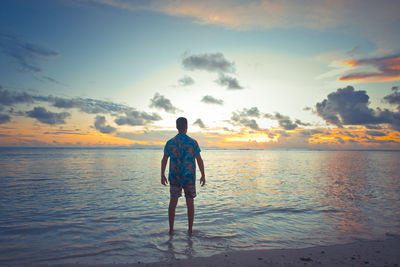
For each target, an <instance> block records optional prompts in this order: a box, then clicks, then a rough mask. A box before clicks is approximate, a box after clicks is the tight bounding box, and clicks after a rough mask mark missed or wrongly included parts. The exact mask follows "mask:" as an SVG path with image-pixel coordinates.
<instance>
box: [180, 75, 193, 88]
mask: <svg viewBox="0 0 400 267" xmlns="http://www.w3.org/2000/svg"><path fill="white" fill-rule="evenodd" d="M178 84H179V85H180V86H189V85H193V84H194V80H193V79H192V77H190V76H188V75H185V76H183V77H182V78H180V79H179V81H178Z"/></svg>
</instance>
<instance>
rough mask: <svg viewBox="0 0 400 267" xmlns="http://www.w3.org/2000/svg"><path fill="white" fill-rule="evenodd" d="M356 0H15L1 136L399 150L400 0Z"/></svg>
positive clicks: (3, 34)
mask: <svg viewBox="0 0 400 267" xmlns="http://www.w3.org/2000/svg"><path fill="white" fill-rule="evenodd" d="M356 2H357V1H356ZM356 6H357V8H354V7H355V6H354V3H353V4H352V3H346V2H340V3H339V2H338V3H336V2H335V4H333V3H329V4H327V3H325V4H321V3H320V2H318V1H311V2H310V5H309V8H307V10H306V9H304V7H303V6H302V5H301V4H299V3H295V2H293V3H289V2H281V1H277V2H271V1H256V2H245V1H233V2H230V1H225V0H221V1H217V2H215V1H201V2H199V1H185V2H182V1H150V2H143V3H138V2H136V1H116V0H107V1H100V0H99V1H97V0H93V1H80V0H77V1H75V0H74V1H44V2H43V4H40V5H37V4H34V3H33V2H31V1H22V2H21V4H16V3H15V2H14V1H8V0H7V1H5V2H4V3H2V7H3V8H2V9H1V10H2V11H1V12H0V25H2V27H0V55H1V58H2V60H1V61H0V77H1V79H0V145H1V146H5V147H8V146H13V147H15V146H16V147H19V146H20V147H23V146H28V147H41V146H45V147H49V146H55V147H97V146H99V147H152V148H153V147H155V148H161V147H163V145H164V144H165V142H166V141H167V140H168V139H169V138H171V137H172V136H174V135H175V134H176V129H175V120H176V118H177V117H180V116H184V117H187V118H188V120H189V130H188V133H189V135H190V136H193V137H194V138H196V140H198V141H199V142H200V143H201V145H202V147H207V148H243V149H251V148H257V149H275V148H276V149H287V148H296V149H298V148H304V149H400V137H399V136H400V135H399V130H400V119H399V118H400V113H399V112H400V106H399V105H400V101H399V99H400V91H399V86H400V54H399V53H400V52H399V51H400V50H399V49H400V47H399V43H400V37H399V36H400V33H399V28H398V27H397V24H396V25H395V24H393V23H392V22H393V21H398V20H399V15H398V14H400V12H397V11H400V7H399V6H398V5H392V6H391V5H388V6H384V7H383V6H381V5H379V4H378V3H375V4H371V5H361V4H360V5H356ZM383 14H384V15H385V20H370V19H368V18H370V17H379V16H383ZM16 17H24V18H26V22H27V23H24V24H21V23H17V22H16V20H15V19H14V18H16ZM55 18H60V21H61V22H60V24H57V23H55V24H52V25H51V27H50V24H49V21H54V20H55ZM33 21H35V23H33ZM31 22H32V23H31ZM367 24H368V25H369V27H366V26H365V25H367ZM68 29H74V30H73V31H72V30H68Z"/></svg>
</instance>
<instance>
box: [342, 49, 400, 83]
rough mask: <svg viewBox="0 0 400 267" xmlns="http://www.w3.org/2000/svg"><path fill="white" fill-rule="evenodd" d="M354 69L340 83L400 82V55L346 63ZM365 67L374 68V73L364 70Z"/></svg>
mask: <svg viewBox="0 0 400 267" xmlns="http://www.w3.org/2000/svg"><path fill="white" fill-rule="evenodd" d="M344 64H345V65H348V66H351V67H352V68H351V69H350V70H349V71H347V72H346V74H344V75H343V76H341V77H339V80H340V81H361V82H387V81H397V80H400V54H398V55H391V56H386V57H380V58H369V59H360V60H352V61H347V62H344ZM363 67H372V68H374V69H375V70H374V71H366V70H362V69H361V68H363Z"/></svg>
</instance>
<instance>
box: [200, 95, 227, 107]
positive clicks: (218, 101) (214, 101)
mask: <svg viewBox="0 0 400 267" xmlns="http://www.w3.org/2000/svg"><path fill="white" fill-rule="evenodd" d="M201 102H203V103H206V104H216V105H221V106H222V105H223V104H224V100H222V99H217V98H214V97H213V96H210V95H206V96H204V97H203V98H202V99H201Z"/></svg>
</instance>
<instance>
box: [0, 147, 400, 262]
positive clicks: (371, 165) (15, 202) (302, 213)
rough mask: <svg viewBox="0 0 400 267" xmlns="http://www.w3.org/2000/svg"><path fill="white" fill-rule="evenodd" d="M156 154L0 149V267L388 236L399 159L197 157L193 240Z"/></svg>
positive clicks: (397, 225) (252, 153) (399, 186)
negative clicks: (203, 179) (202, 181)
mask: <svg viewBox="0 0 400 267" xmlns="http://www.w3.org/2000/svg"><path fill="white" fill-rule="evenodd" d="M161 157H162V150H150V149H149V150H146V149H143V150H140V149H136V150H134V149H132V150H130V149H55V148H52V149H4V148H2V149H0V265H19V264H22V265H27V264H58V263H77V262H79V263H93V264H96V263H132V262H138V261H141V262H153V261H160V260H163V261H165V260H171V259H174V258H180V259H182V258H191V257H196V256H208V255H212V254H217V253H221V252H225V251H232V250H239V249H258V248H260V249H261V248H299V247H307V246H314V245H329V244H339V243H347V242H351V241H354V240H359V239H383V238H385V234H386V233H391V234H400V152H395V151H388V152H380V151H296V150H287V151H286V150H272V151H271V150H203V152H202V157H203V159H204V162H205V166H206V175H207V185H206V186H205V187H200V186H198V187H197V194H198V196H197V197H196V199H195V208H196V215H195V225H194V229H195V230H194V234H193V236H192V237H189V236H188V235H187V234H186V227H187V218H186V207H185V203H184V202H185V201H184V199H180V202H179V204H178V207H177V214H176V219H175V220H176V221H175V228H176V232H175V234H174V236H172V237H170V236H169V235H168V234H167V232H168V215H167V208H168V203H169V188H168V187H163V186H161V185H160V178H159V176H160V175H159V174H160V160H161Z"/></svg>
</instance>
